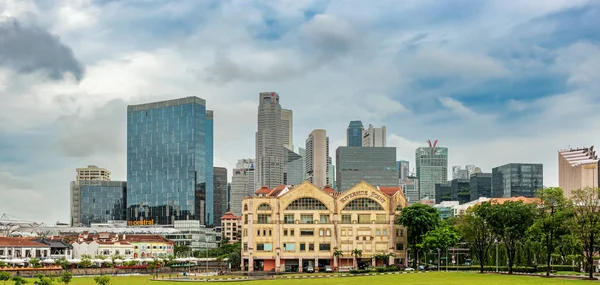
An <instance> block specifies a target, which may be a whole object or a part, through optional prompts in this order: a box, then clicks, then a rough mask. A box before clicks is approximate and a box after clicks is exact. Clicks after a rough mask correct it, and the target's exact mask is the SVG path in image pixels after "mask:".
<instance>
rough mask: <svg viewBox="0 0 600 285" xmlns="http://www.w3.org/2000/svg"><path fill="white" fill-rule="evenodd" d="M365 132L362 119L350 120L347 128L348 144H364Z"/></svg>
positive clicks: (356, 145)
mask: <svg viewBox="0 0 600 285" xmlns="http://www.w3.org/2000/svg"><path fill="white" fill-rule="evenodd" d="M363 132H364V128H363V124H362V122H361V121H350V124H349V125H348V129H347V130H346V146H354V147H361V146H363V144H362V141H363Z"/></svg>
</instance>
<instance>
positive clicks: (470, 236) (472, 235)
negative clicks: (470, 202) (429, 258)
mask: <svg viewBox="0 0 600 285" xmlns="http://www.w3.org/2000/svg"><path fill="white" fill-rule="evenodd" d="M491 206H492V205H491V204H490V203H483V204H481V205H477V206H475V207H473V208H470V209H468V210H467V212H466V213H465V215H463V216H462V217H461V219H460V221H459V224H458V230H459V231H460V233H461V235H462V236H463V238H464V240H465V241H466V242H467V243H468V244H469V246H470V247H471V250H472V251H473V253H474V255H475V257H476V258H477V260H479V272H481V273H483V267H484V266H485V263H486V261H487V259H488V257H489V251H490V248H491V247H492V244H493V242H494V238H495V236H494V232H493V231H492V228H491V226H490V224H489V223H488V222H487V219H488V216H489V215H490V213H491Z"/></svg>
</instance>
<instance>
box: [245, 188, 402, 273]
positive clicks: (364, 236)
mask: <svg viewBox="0 0 600 285" xmlns="http://www.w3.org/2000/svg"><path fill="white" fill-rule="evenodd" d="M259 192H260V193H261V194H260V195H259V196H254V197H247V198H245V199H244V200H243V201H242V207H243V209H242V223H243V225H242V264H241V265H242V268H243V269H244V270H247V271H255V270H258V271H275V272H284V271H285V272H302V271H303V269H304V268H305V267H307V266H312V267H313V268H314V269H315V270H318V268H319V267H323V266H325V265H330V266H332V267H333V268H338V267H341V266H353V265H354V260H353V255H352V251H353V250H354V249H358V250H361V251H362V256H361V257H360V258H358V259H357V260H356V265H365V264H366V263H370V264H373V265H382V264H383V263H384V262H386V263H388V264H393V263H403V264H404V263H405V262H406V230H405V228H404V227H402V226H400V225H397V224H396V223H395V221H396V220H397V218H398V216H399V215H400V214H401V212H402V209H403V208H404V207H405V206H406V199H405V198H404V195H403V194H402V191H401V189H400V188H399V187H375V186H372V185H370V184H368V183H366V182H364V181H363V182H361V183H359V184H357V185H355V186H354V187H352V188H351V189H349V190H348V191H346V192H343V193H339V192H336V191H334V190H333V189H331V188H329V187H327V186H326V187H325V188H323V189H320V188H318V187H316V186H314V185H312V184H310V183H308V182H304V183H302V184H300V185H298V186H296V187H293V188H290V187H276V188H274V189H273V190H269V189H268V188H263V189H260V190H258V191H257V193H259ZM266 192H268V194H267V193H266ZM338 250H339V251H341V253H342V254H343V255H342V256H339V257H334V252H335V251H338ZM384 254H391V255H389V256H388V257H387V258H386V259H387V260H376V258H375V256H377V255H379V256H383V255H384Z"/></svg>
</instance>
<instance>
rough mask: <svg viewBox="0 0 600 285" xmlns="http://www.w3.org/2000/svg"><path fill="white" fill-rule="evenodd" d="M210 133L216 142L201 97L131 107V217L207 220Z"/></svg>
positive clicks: (160, 221)
mask: <svg viewBox="0 0 600 285" xmlns="http://www.w3.org/2000/svg"><path fill="white" fill-rule="evenodd" d="M209 131H210V132H211V133H210V134H208V133H207V132H209ZM207 136H210V138H211V142H212V127H207V120H206V103H205V101H204V100H203V99H200V98H198V97H187V98H181V99H176V100H169V101H162V102H155V103H148V104H142V105H133V106H128V107H127V183H128V189H127V220H128V221H130V222H133V221H151V223H154V224H173V223H174V221H175V220H200V221H201V222H202V223H205V222H207V221H206V219H205V211H207V212H206V214H207V216H211V217H212V213H210V212H208V210H209V208H208V207H206V204H207V197H208V196H209V195H208V194H209V193H208V190H209V189H211V188H209V187H207V182H208V181H209V179H208V174H209V173H210V180H212V165H211V166H210V167H207V165H208V163H209V162H208V161H212V148H210V149H209V146H208V145H207V144H208V143H207V142H208V141H209V139H208V138H207ZM211 146H212V143H211ZM209 152H210V160H209ZM207 160H208V161H207ZM207 169H210V171H208V170H207ZM210 195H211V197H212V193H210ZM211 208H212V207H211ZM138 224H139V223H138ZM142 224H144V223H142Z"/></svg>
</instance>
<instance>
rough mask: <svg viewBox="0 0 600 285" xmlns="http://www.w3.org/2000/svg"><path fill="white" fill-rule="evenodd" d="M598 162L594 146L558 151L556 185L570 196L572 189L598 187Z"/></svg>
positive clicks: (566, 195)
mask: <svg viewBox="0 0 600 285" xmlns="http://www.w3.org/2000/svg"><path fill="white" fill-rule="evenodd" d="M598 164H599V160H598V156H597V155H596V151H595V150H594V146H591V147H584V148H576V149H566V150H561V151H559V152H558V186H559V187H560V188H562V189H563V191H564V192H565V197H567V198H572V192H573V190H577V189H583V188H586V187H593V188H598V186H599V185H600V184H599V183H600V182H599V180H598V170H599V169H600V168H599V167H598V166H599V165H598Z"/></svg>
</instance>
